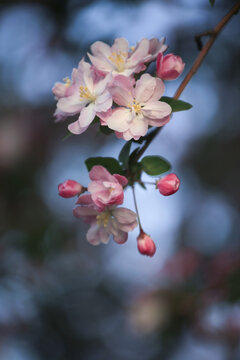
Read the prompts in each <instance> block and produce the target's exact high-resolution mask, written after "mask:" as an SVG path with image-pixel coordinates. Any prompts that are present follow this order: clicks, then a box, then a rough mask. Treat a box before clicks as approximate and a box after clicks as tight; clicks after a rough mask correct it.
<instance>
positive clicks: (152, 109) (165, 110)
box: [142, 101, 172, 119]
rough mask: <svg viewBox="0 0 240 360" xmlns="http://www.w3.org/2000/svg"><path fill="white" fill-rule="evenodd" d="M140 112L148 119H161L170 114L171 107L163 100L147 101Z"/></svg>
mask: <svg viewBox="0 0 240 360" xmlns="http://www.w3.org/2000/svg"><path fill="white" fill-rule="evenodd" d="M142 112H143V114H144V115H145V116H146V117H148V118H150V119H162V118H164V117H166V116H168V115H170V114H171V112H172V108H171V106H170V105H168V104H167V103H165V102H163V101H152V102H150V101H149V102H147V103H146V104H145V106H144V107H143V109H142Z"/></svg>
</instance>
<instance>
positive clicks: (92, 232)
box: [86, 224, 101, 245]
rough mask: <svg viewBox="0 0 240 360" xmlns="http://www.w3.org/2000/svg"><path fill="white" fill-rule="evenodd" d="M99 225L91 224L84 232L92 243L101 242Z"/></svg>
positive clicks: (97, 243)
mask: <svg viewBox="0 0 240 360" xmlns="http://www.w3.org/2000/svg"><path fill="white" fill-rule="evenodd" d="M99 231H100V226H99V225H98V224H92V225H91V226H90V228H89V230H88V232H87V234H86V238H87V241H88V242H89V243H90V244H92V245H99V244H100V243H101V237H100V233H99Z"/></svg>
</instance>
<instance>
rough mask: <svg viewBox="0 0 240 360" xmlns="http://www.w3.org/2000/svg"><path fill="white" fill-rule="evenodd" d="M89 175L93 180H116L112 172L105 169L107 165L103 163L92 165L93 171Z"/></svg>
mask: <svg viewBox="0 0 240 360" xmlns="http://www.w3.org/2000/svg"><path fill="white" fill-rule="evenodd" d="M89 177H90V179H91V180H92V181H98V180H103V181H114V180H115V179H114V177H113V176H112V175H111V174H110V172H108V171H107V169H105V167H103V166H101V165H95V166H93V167H92V169H91V171H90V172H89Z"/></svg>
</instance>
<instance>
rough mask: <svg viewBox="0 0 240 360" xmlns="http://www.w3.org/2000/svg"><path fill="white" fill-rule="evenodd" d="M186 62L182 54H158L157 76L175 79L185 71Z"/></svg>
mask: <svg viewBox="0 0 240 360" xmlns="http://www.w3.org/2000/svg"><path fill="white" fill-rule="evenodd" d="M184 67H185V63H184V62H183V61H182V59H181V57H180V56H176V55H173V54H167V55H165V56H164V55H163V54H162V53H159V54H158V56H157V76H159V77H160V78H161V79H162V80H175V79H177V78H178V77H179V76H180V75H181V74H182V72H183V70H184Z"/></svg>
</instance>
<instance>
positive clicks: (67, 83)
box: [52, 68, 78, 99]
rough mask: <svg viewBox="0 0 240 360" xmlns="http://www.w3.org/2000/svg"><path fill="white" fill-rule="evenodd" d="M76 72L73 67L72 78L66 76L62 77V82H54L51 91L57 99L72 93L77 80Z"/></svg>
mask: <svg viewBox="0 0 240 360" xmlns="http://www.w3.org/2000/svg"><path fill="white" fill-rule="evenodd" d="M77 72H78V70H77V69H75V68H73V71H72V80H71V79H70V78H69V77H66V78H64V79H63V81H64V83H61V82H56V83H55V84H54V86H53V88H52V92H53V94H54V95H55V96H56V98H57V99H60V98H62V97H67V96H70V95H72V94H73V92H74V88H75V86H76V82H77Z"/></svg>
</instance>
